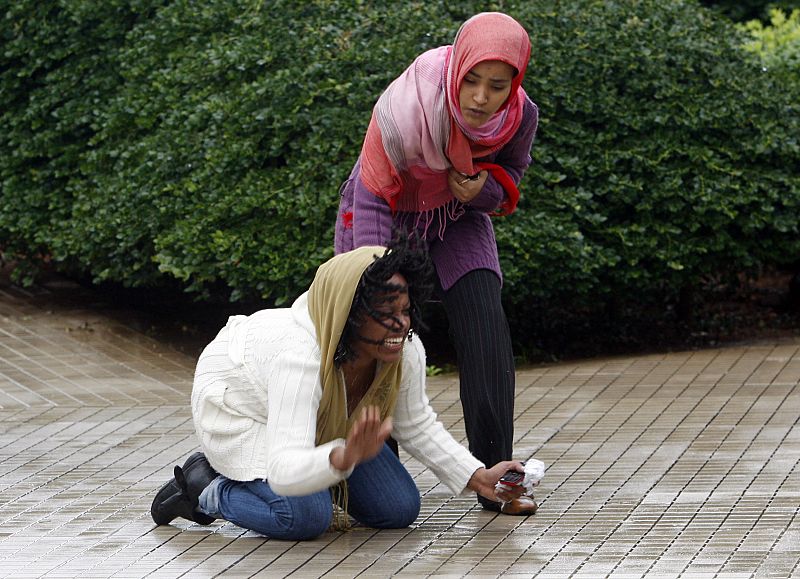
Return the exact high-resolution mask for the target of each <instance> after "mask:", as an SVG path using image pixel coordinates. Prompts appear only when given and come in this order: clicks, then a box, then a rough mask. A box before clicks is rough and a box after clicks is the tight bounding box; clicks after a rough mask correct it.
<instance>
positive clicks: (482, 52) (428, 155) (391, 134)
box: [361, 12, 531, 223]
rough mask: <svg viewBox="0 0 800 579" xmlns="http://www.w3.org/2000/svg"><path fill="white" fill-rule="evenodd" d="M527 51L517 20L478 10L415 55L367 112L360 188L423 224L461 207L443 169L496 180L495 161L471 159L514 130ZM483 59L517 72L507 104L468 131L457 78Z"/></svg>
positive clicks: (521, 100)
mask: <svg viewBox="0 0 800 579" xmlns="http://www.w3.org/2000/svg"><path fill="white" fill-rule="evenodd" d="M530 51H531V45H530V40H529V38H528V33H527V32H526V31H525V29H524V28H523V27H522V26H521V25H520V24H519V23H518V22H517V21H516V20H514V19H513V18H511V17H510V16H507V15H505V14H501V13H499V12H485V13H482V14H478V15H476V16H473V17H472V18H470V19H469V20H467V21H466V22H465V23H464V24H463V25H462V26H461V28H460V29H459V31H458V33H457V34H456V37H455V40H454V42H453V45H452V46H443V47H440V48H435V49H433V50H429V51H427V52H425V53H423V54H422V55H420V56H419V57H418V58H417V59H416V60H415V61H414V62H413V63H412V64H411V66H409V67H408V68H407V69H406V71H405V72H404V73H403V74H402V75H401V76H400V77H398V78H397V79H395V80H394V81H393V82H392V83H391V84H390V85H389V87H388V88H387V89H386V91H385V92H384V93H383V94H382V95H381V96H380V98H379V99H378V102H377V104H376V105H375V108H374V109H373V112H372V119H371V121H370V124H369V128H368V129H367V135H366V137H365V139H364V146H363V148H362V151H361V179H362V180H363V182H364V184H365V185H366V187H367V189H369V190H370V191H372V192H373V193H374V194H375V195H378V196H379V197H381V198H383V199H385V200H386V202H387V203H388V204H389V206H390V207H391V208H392V211H393V212H396V211H403V212H426V213H427V214H428V216H429V218H428V220H427V221H426V222H427V223H431V222H433V215H434V214H435V213H436V212H437V211H438V212H439V213H442V212H445V214H446V216H449V217H450V218H454V217H457V216H458V212H459V211H463V207H461V205H460V204H459V202H458V201H457V200H456V199H455V197H453V194H452V193H451V192H450V188H449V186H448V184H447V170H448V169H449V168H450V167H454V168H455V169H456V170H457V171H459V172H460V173H463V174H465V175H474V174H475V173H477V172H478V171H479V170H480V169H481V168H486V169H488V170H490V171H492V174H494V175H495V176H496V177H497V175H498V174H497V173H496V171H497V169H498V168H499V167H498V166H496V165H495V166H494V169H493V168H492V167H491V166H483V167H482V166H481V165H480V164H476V163H475V162H474V159H477V158H481V157H485V156H486V155H489V154H490V153H493V152H495V151H497V150H498V149H500V148H501V147H503V145H505V144H506V143H508V142H509V141H510V140H511V138H512V137H513V136H514V134H515V133H516V131H517V129H518V128H519V126H520V124H521V122H522V115H523V108H524V105H525V101H526V99H527V96H526V94H525V91H524V89H523V88H522V79H523V78H524V76H525V70H526V68H527V66H528V60H529V59H530ZM486 60H499V61H502V62H505V63H507V64H509V65H511V66H513V67H514V68H515V70H516V71H517V74H516V76H514V78H513V79H512V83H511V92H510V95H509V97H508V99H507V100H506V102H505V103H504V104H503V105H502V106H501V107H500V109H499V110H498V111H497V112H496V113H495V114H494V115H493V116H492V118H491V119H489V121H487V123H486V124H484V125H483V126H481V127H479V128H478V129H472V128H470V127H468V126H467V124H466V123H465V122H464V120H463V117H462V115H461V109H460V106H459V93H460V89H461V83H462V82H463V80H464V77H465V76H466V75H467V73H468V72H469V71H470V70H471V69H472V68H473V67H475V66H476V65H477V64H479V63H481V62H483V61H486ZM500 170H501V171H502V168H500ZM503 173H505V172H504V171H503ZM503 181H505V182H503ZM509 182H510V183H511V185H512V186H513V181H511V179H510V178H508V180H503V179H502V177H501V185H503V186H504V188H506V187H507V185H508V183H509ZM514 189H515V190H516V187H514ZM512 195H513V194H512ZM517 195H518V193H517ZM514 201H515V200H514ZM440 222H441V221H440Z"/></svg>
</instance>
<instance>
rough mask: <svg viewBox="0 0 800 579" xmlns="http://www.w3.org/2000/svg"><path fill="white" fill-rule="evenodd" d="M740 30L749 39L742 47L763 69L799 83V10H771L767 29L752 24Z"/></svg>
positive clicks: (754, 22) (754, 23)
mask: <svg viewBox="0 0 800 579" xmlns="http://www.w3.org/2000/svg"><path fill="white" fill-rule="evenodd" d="M739 28H740V29H742V30H745V31H746V32H747V33H748V34H749V35H750V37H751V40H750V41H749V42H746V43H745V44H744V47H745V48H746V49H747V50H750V51H752V52H754V53H756V54H757V55H759V57H760V58H761V61H762V62H763V63H764V66H765V67H767V68H768V69H771V70H772V71H773V72H774V73H777V74H785V75H786V76H787V78H788V80H789V82H793V83H798V82H800V9H797V10H793V11H792V12H791V13H789V14H787V13H785V12H784V11H783V10H779V9H777V8H776V9H773V10H770V23H769V25H766V26H765V25H764V24H763V23H762V22H761V21H760V20H751V21H750V22H748V23H747V24H743V25H740V27H739ZM797 88H798V87H795V90H797ZM795 94H797V93H795Z"/></svg>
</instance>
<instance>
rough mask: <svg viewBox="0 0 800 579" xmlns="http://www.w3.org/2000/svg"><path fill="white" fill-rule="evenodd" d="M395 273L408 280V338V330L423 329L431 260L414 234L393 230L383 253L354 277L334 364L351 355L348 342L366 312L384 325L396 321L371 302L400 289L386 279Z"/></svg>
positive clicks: (431, 281)
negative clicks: (392, 235)
mask: <svg viewBox="0 0 800 579" xmlns="http://www.w3.org/2000/svg"><path fill="white" fill-rule="evenodd" d="M396 273H399V274H401V275H402V276H403V277H405V278H406V281H407V282H408V299H409V301H410V302H411V308H410V309H411V314H410V317H411V331H410V332H409V334H408V339H409V340H410V339H411V336H412V332H414V331H420V330H425V329H426V326H425V324H424V323H423V321H422V304H423V303H425V302H426V301H428V298H430V296H431V293H432V292H433V264H432V263H431V260H430V256H429V255H428V250H427V247H425V242H424V241H422V240H421V239H420V238H419V237H418V236H417V235H416V234H414V235H412V236H409V235H407V234H405V233H395V235H394V238H393V239H392V241H391V242H390V243H389V244H388V245H387V246H386V251H385V252H384V254H383V255H382V256H381V257H376V258H375V261H374V262H373V263H372V264H371V265H370V266H369V267H367V269H366V270H365V271H364V274H363V275H362V276H361V279H360V280H359V281H358V286H357V287H356V293H355V296H354V297H353V305H352V306H350V314H349V315H348V316H347V322H346V323H345V326H344V330H343V331H342V337H341V338H340V339H339V344H338V345H337V346H336V352H335V353H334V356H333V361H334V364H336V365H337V366H341V365H342V364H344V363H345V362H349V361H350V360H352V359H354V358H355V356H356V354H355V352H354V351H353V348H352V344H353V341H354V340H357V339H359V337H358V329H359V328H360V327H361V326H362V325H363V324H364V322H365V320H366V317H367V316H369V317H371V318H372V319H374V320H375V321H377V322H378V323H380V324H381V325H383V326H384V327H387V328H390V327H391V326H392V325H394V324H396V323H398V320H396V319H395V318H390V319H389V320H386V319H385V315H382V314H380V313H378V312H376V311H375V306H376V305H379V304H380V303H381V301H382V298H383V297H384V296H385V294H389V293H393V292H396V291H398V290H399V289H401V288H400V286H397V285H395V284H392V283H389V279H390V278H391V277H392V276H393V275H394V274H396Z"/></svg>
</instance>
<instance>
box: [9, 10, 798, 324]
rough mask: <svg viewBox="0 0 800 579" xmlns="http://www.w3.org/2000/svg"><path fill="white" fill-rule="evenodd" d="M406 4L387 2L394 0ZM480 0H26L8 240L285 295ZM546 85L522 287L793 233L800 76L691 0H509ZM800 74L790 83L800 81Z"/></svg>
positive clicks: (232, 294) (509, 268)
mask: <svg viewBox="0 0 800 579" xmlns="http://www.w3.org/2000/svg"><path fill="white" fill-rule="evenodd" d="M389 4H391V5H389ZM491 7H492V6H487V5H486V4H485V3H481V2H447V3H445V2H404V3H372V2H367V1H363V0H349V1H345V0H341V1H333V0H315V1H309V2H294V1H273V2H269V3H263V2H255V1H252V0H251V1H246V0H238V1H237V0H205V1H204V2H189V1H187V0H183V1H175V2H154V1H152V2H151V1H147V0H140V1H125V2H124V1H122V0H114V1H111V2H109V1H103V2H100V1H90V0H73V1H71V2H57V1H54V0H49V1H48V0H40V1H37V2H33V1H32V0H22V1H20V2H17V3H15V4H13V5H11V4H9V3H5V6H4V8H3V11H2V13H3V14H4V23H5V25H4V26H3V32H2V34H3V50H2V54H0V102H2V111H3V112H2V116H0V180H2V191H1V192H0V248H2V252H3V254H4V255H5V258H6V259H7V260H14V261H16V262H18V263H19V264H21V265H20V269H18V275H19V276H20V277H22V278H26V279H31V276H32V275H33V273H35V268H36V267H37V265H38V264H41V263H42V261H49V262H50V263H52V264H54V265H55V266H56V267H58V268H60V269H62V270H64V271H68V272H70V273H72V274H74V275H88V276H90V277H91V278H92V279H94V280H95V281H97V282H101V281H113V282H118V283H122V284H125V285H129V286H157V285H163V284H168V283H174V282H176V281H177V282H178V283H180V284H181V285H182V287H184V288H185V289H186V290H187V291H189V292H191V293H193V294H194V295H195V296H199V297H214V296H219V295H225V297H226V298H228V299H232V300H238V299H245V298H251V297H258V298H261V299H264V300H268V301H270V302H274V303H284V302H285V301H286V300H288V299H291V298H293V297H294V296H296V295H297V294H298V293H299V292H300V291H302V289H303V288H304V287H305V286H306V285H307V284H308V282H309V281H310V279H311V276H312V275H313V271H314V268H315V267H316V265H317V264H318V263H320V262H321V261H322V260H324V259H325V258H326V257H328V256H330V255H331V253H332V236H333V233H332V227H333V221H334V216H335V211H336V206H337V202H338V195H337V190H338V187H339V184H340V183H341V182H342V180H343V179H344V178H345V177H346V176H347V174H348V172H349V170H350V168H351V166H352V163H353V162H354V160H355V158H356V157H357V155H358V152H359V149H360V144H361V140H362V138H363V133H364V130H365V128H366V126H367V123H368V120H369V115H370V110H371V107H372V104H373V103H374V101H375V100H376V99H377V97H378V95H379V94H380V91H381V90H382V89H383V88H384V87H385V85H386V84H387V83H388V82H389V81H390V80H391V79H392V78H394V77H395V76H396V75H397V74H398V73H399V72H401V71H402V70H403V69H404V68H405V67H406V66H407V65H408V63H409V62H410V61H411V60H412V59H413V58H414V56H416V55H417V54H418V53H419V52H421V51H423V50H425V49H426V48H429V47H433V46H437V45H440V44H444V43H447V42H449V41H450V39H451V38H452V36H453V34H454V33H455V31H456V30H457V28H458V26H459V24H460V23H461V22H462V21H463V20H464V19H465V18H466V17H468V16H469V15H471V14H473V13H475V12H477V11H479V10H482V9H487V8H491ZM494 7H495V8H502V9H503V10H504V11H506V12H508V13H510V14H512V15H514V16H515V17H516V18H518V19H519V20H520V21H521V22H522V23H523V24H524V25H525V26H526V28H527V29H528V30H529V31H530V33H531V38H532V42H533V62H532V64H531V67H530V69H529V74H528V76H527V78H526V82H525V87H526V89H527V90H528V92H529V93H530V94H531V96H532V97H533V99H534V100H535V101H536V102H537V103H538V104H539V107H540V113H541V124H540V130H539V133H538V136H537V140H536V143H535V145H534V150H533V166H532V167H531V169H530V171H529V172H528V174H527V175H526V177H525V179H524V180H523V183H522V187H521V189H522V191H523V197H522V201H521V203H520V206H519V210H518V211H517V213H515V214H514V215H513V216H511V217H507V218H501V219H498V220H497V221H496V226H497V234H498V245H499V249H500V255H501V257H502V261H503V267H504V272H505V275H506V285H505V297H506V300H507V302H508V303H509V305H513V306H514V307H515V308H517V311H518V312H519V316H520V317H524V316H525V315H526V313H528V314H529V315H531V312H532V311H533V310H532V308H533V307H534V306H533V305H531V304H537V306H536V307H540V306H541V304H555V303H562V304H564V303H565V304H582V305H584V306H585V307H596V306H598V305H601V304H603V303H604V302H605V301H608V300H616V301H619V300H623V301H624V300H628V301H632V302H635V301H638V300H641V299H643V298H645V297H646V298H648V299H651V300H660V299H671V298H672V297H674V296H675V295H677V293H678V292H679V291H681V289H682V288H686V287H691V286H693V285H696V284H698V283H700V282H702V280H704V279H706V278H708V277H709V276H719V275H725V274H729V273H733V272H740V271H743V270H747V269H748V268H753V267H757V266H760V265H765V264H782V263H787V262H789V261H792V260H794V259H795V257H796V256H797V255H798V249H800V247H799V245H800V242H798V239H800V237H799V236H798V231H797V229H798V217H800V215H798V201H800V190H799V189H798V180H799V179H800V177H799V176H798V174H797V172H796V171H795V170H794V167H796V166H797V165H798V143H797V135H798V134H800V132H799V131H798V126H797V124H798V120H797V119H798V115H797V103H796V99H794V98H792V96H791V95H792V94H797V93H796V87H795V86H793V85H792V86H789V85H787V84H786V82H787V81H786V79H785V77H780V78H778V77H776V76H775V75H772V74H770V72H769V71H766V72H765V71H764V70H763V69H762V67H761V65H760V63H759V62H758V61H757V58H756V57H755V56H753V55H751V54H750V53H748V52H747V51H745V50H743V49H742V44H743V42H744V40H745V38H744V36H743V34H742V33H741V32H739V31H737V30H736V29H735V28H734V26H733V24H731V23H730V22H728V21H727V20H726V19H724V18H722V17H720V16H718V15H716V14H714V13H712V12H711V11H709V10H707V9H705V8H702V7H701V6H700V5H699V4H697V3H696V2H689V1H675V2H667V3H663V2H658V1H656V0H636V1H634V0H620V1H616V2H613V3H607V2H599V1H593V0H572V1H569V2H558V3H551V2H540V1H515V2H502V3H499V4H498V5H497V6H494ZM792 91H795V92H794V93H792Z"/></svg>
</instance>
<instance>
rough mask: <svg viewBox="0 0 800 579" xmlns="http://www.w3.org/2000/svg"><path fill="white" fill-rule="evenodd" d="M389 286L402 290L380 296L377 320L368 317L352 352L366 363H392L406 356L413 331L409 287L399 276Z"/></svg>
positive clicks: (356, 338)
mask: <svg viewBox="0 0 800 579" xmlns="http://www.w3.org/2000/svg"><path fill="white" fill-rule="evenodd" d="M389 283H390V284H392V285H396V286H399V287H400V288H401V289H400V290H399V291H396V292H391V293H387V294H379V295H378V297H377V298H376V299H375V302H373V304H372V309H373V310H374V312H375V317H372V316H371V315H370V314H369V313H364V323H363V324H362V325H361V326H360V327H359V328H358V329H357V330H356V336H355V338H354V339H353V343H352V348H353V351H354V352H355V354H356V357H357V358H361V359H362V360H380V361H381V362H388V363H392V362H397V361H398V360H400V357H401V356H402V354H403V343H404V342H405V340H406V336H408V331H409V329H410V328H411V300H410V299H409V297H408V283H407V282H406V278H405V277H403V275H402V274H399V273H396V274H394V275H393V276H392V277H391V278H389ZM376 318H377V319H376Z"/></svg>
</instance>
